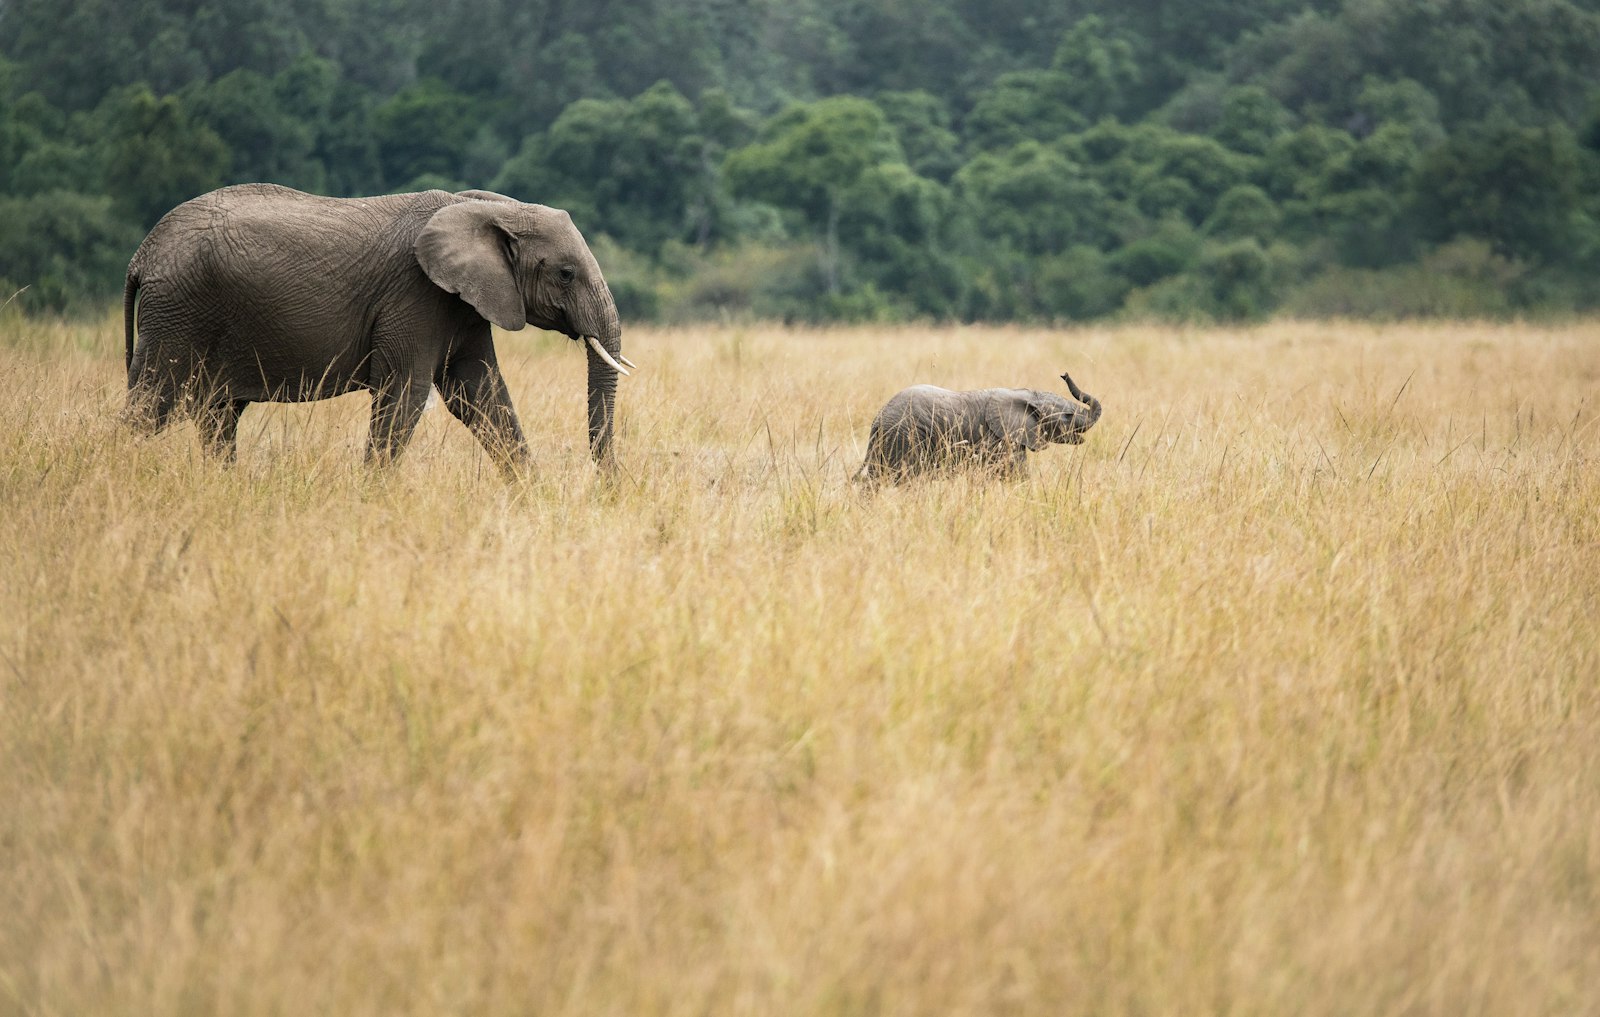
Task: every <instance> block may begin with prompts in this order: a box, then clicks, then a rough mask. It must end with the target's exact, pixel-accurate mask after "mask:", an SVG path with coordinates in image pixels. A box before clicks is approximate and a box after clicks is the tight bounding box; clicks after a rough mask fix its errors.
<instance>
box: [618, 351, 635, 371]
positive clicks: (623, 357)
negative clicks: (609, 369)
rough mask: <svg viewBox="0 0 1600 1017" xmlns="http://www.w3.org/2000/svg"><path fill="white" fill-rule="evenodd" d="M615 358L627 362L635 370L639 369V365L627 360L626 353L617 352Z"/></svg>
mask: <svg viewBox="0 0 1600 1017" xmlns="http://www.w3.org/2000/svg"><path fill="white" fill-rule="evenodd" d="M617 359H618V360H620V361H622V362H623V363H624V364H627V365H628V366H629V367H631V368H633V369H634V370H635V371H637V370H638V369H639V365H638V364H635V363H634V362H633V361H631V360H629V359H628V357H627V355H626V354H623V353H618V354H617Z"/></svg>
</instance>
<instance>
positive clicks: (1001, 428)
mask: <svg viewBox="0 0 1600 1017" xmlns="http://www.w3.org/2000/svg"><path fill="white" fill-rule="evenodd" d="M1061 380H1062V381H1064V382H1066V383H1067V391H1069V392H1071V393H1072V398H1073V399H1076V400H1078V402H1079V403H1082V404H1083V405H1082V406H1079V405H1078V404H1077V403H1074V402H1071V401H1070V400H1068V399H1065V398H1063V397H1061V396H1058V395H1055V394H1053V393H1050V392H1035V391H1033V390H1031V389H1005V390H1001V392H1002V393H1003V394H999V395H997V396H996V397H995V398H994V399H993V400H992V401H991V402H990V404H989V407H988V411H987V422H988V426H989V430H990V432H991V433H993V434H994V436H995V437H996V438H1000V439H1002V440H1006V441H1014V442H1017V443H1018V444H1020V445H1022V446H1023V447H1024V448H1026V449H1028V450H1029V451H1030V452H1031V451H1036V450H1037V449H1039V448H1040V447H1041V446H1043V445H1046V444H1050V443H1052V442H1053V443H1056V444H1065V445H1081V444H1083V432H1085V431H1087V430H1088V429H1089V428H1091V427H1093V426H1094V425H1095V422H1096V421H1098V420H1099V419H1100V400H1098V399H1096V398H1095V397H1094V396H1092V395H1089V394H1087V393H1085V392H1083V391H1082V390H1080V389H1079V388H1078V386H1077V385H1075V384H1074V383H1073V381H1072V379H1071V378H1070V377H1069V376H1067V375H1066V374H1065V373H1063V374H1062V375H1061Z"/></svg>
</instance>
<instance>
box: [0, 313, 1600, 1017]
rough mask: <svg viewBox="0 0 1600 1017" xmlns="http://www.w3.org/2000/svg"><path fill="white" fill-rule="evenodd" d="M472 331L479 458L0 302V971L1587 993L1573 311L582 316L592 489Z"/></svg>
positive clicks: (1597, 960) (589, 999)
mask: <svg viewBox="0 0 1600 1017" xmlns="http://www.w3.org/2000/svg"><path fill="white" fill-rule="evenodd" d="M500 345H501V352H502V361H503V363H504V366H505V367H506V370H507V374H508V376H509V381H510V386H511V390H512V392H513V395H514V396H515V398H516V400H517V402H518V407H519V409H520V411H521V412H522V415H523V419H524V422H525V424H526V425H527V429H528V431H529V433H530V438H531V440H532V442H533V445H534V453H535V458H536V460H537V464H538V467H537V472H536V473H535V474H534V475H533V476H531V477H529V478H528V479H527V480H525V481H523V482H520V483H517V484H515V485H507V484H505V483H503V482H502V481H501V479H500V478H499V477H498V475H497V474H496V473H495V472H494V470H493V469H492V468H490V466H489V464H488V461H487V459H486V457H485V456H483V455H482V453H481V452H480V451H479V450H478V448H477V447H476V446H475V445H474V444H473V442H472V440H471V438H470V436H469V435H468V434H467V433H466V431H465V430H464V429H462V428H461V427H460V426H459V425H457V424H456V423H455V422H454V421H453V420H451V419H450V418H449V417H448V416H447V415H446V414H445V413H444V411H443V410H442V409H439V408H434V409H432V410H430V411H429V413H428V414H427V416H426V417H425V419H424V423H423V427H422V429H421V430H420V432H419V434H418V438H417V440H416V442H415V443H414V444H413V446H412V447H411V449H410V451H409V452H408V453H407V454H406V456H405V458H404V459H403V460H402V461H401V462H400V463H399V464H398V465H397V466H396V467H395V468H393V469H392V470H389V471H387V472H381V473H374V472H369V471H368V470H366V469H364V468H363V467H362V466H361V464H360V447H361V442H362V440H363V434H364V430H365V424H366V408H365V400H364V399H363V398H362V397H359V396H353V397H345V398H343V399H340V400H334V401H330V402H325V403H319V404H313V405H307V406H300V407H256V408H253V409H251V410H250V411H249V412H248V413H247V414H246V415H245V418H244V423H243V426H242V428H241V432H240V436H241V440H240V456H239V462H238V464H237V465H236V466H234V467H227V466H223V465H219V464H217V463H214V462H211V461H208V460H207V459H205V458H204V457H203V456H202V454H201V452H200V448H199V443H198V441H197V439H196V437H195V433H194V429H193V427H192V426H191V425H187V424H185V425H183V426H180V427H177V428H174V429H172V430H171V431H169V432H168V433H166V434H164V435H162V436H159V437H157V438H154V439H148V440H137V439H135V438H134V437H133V436H131V435H130V434H129V433H127V432H126V431H124V430H123V429H122V428H121V427H120V426H119V425H118V423H117V421H116V410H117V408H118V406H119V405H120V400H121V388H122V359H121V358H122V350H121V336H120V331H119V329H118V327H117V326H116V325H115V324H113V323H112V322H110V321H107V322H106V323H104V324H103V325H95V326H68V325H61V324H50V323H41V322H34V321H27V320H23V319H17V318H12V319H9V320H8V321H6V322H4V323H0V350H3V355H4V363H5V364H6V367H7V369H6V370H5V371H4V372H3V373H0V563H3V565H0V1013H5V1014H30V1015H34V1014H37V1015H77V1014H129V1015H135V1014H136V1015H141V1017H155V1015H179V1014H210V1013H223V1014H239V1015H247V1014H340V1015H367V1014H374V1015H376V1014H386V1015H387V1014H473V1015H495V1014H572V1015H588V1014H618V1015H622V1014H626V1015H639V1014H663V1015H666V1014H673V1015H676V1014H684V1015H687V1014H750V1015H771V1014H877V1013H887V1014H973V1015H980V1014H982V1015H987V1014H1041V1015H1046V1014H1047V1015H1071V1014H1097V1015H1117V1014H1130V1015H1131V1014H1196V1013H1219V1014H1220V1013H1227V1014H1263V1015H1269V1014H1271V1015H1276V1014H1297V1015H1322V1014H1440V1015H1462V1014H1494V1015H1515V1014H1563V1015H1564V1014H1585V1013H1587V1014H1593V1013H1597V1012H1600V425H1596V423H1595V420H1596V415H1597V410H1600V407H1597V406H1596V402H1595V399H1596V392H1597V391H1600V326H1597V325H1596V324H1594V323H1593V322H1580V323H1575V324H1570V325H1558V326H1529V325H1521V326H1517V325H1493V324H1429V325H1384V326H1374V325H1357V324H1342V323H1340V324H1322V323H1319V324H1310V323H1294V322H1277V323H1272V324H1268V325H1263V326H1259V327H1254V328H1250V329H1239V330H1221V329H1219V330H1198V329H1196V330H1181V329H1170V328H1156V327H1143V326H1118V327H1107V328H1104V329H1085V330H1078V331H1042V330H1040V331H1030V330H1024V329H987V328H976V327H974V328H937V329H935V328H914V327H904V328H896V329H893V330H886V329H882V330H875V329H870V328H867V329H855V330H848V329H840V330H832V331H816V332H813V331H791V330H784V329H780V328H776V327H772V328H768V327H747V328H734V327H718V328H710V329H702V330H683V331H647V330H635V331H633V332H631V333H630V334H629V335H628V336H627V338H626V347H625V348H626V350H627V352H628V354H629V355H630V356H631V357H632V358H633V359H634V360H636V361H638V362H639V363H640V364H641V365H642V366H643V368H644V369H643V370H642V371H640V372H639V373H638V374H637V375H636V376H635V377H634V378H632V379H624V381H623V386H622V390H621V393H620V397H619V406H620V414H621V423H620V432H619V444H618V448H619V452H620V459H621V469H620V471H619V475H618V476H617V478H616V479H615V480H613V481H609V482H607V481H604V480H601V479H600V478H598V477H597V476H596V475H595V473H594V471H593V469H592V468H591V467H590V466H589V464H588V462H587V456H586V450H585V447H584V437H583V420H582V416H583V402H582V401H583V379H582V371H583V357H582V356H580V355H579V353H578V352H577V350H576V349H574V348H572V347H571V346H570V344H568V343H567V342H566V341H565V340H562V339H559V338H555V337H548V336H542V335H537V334H531V333H521V334H516V335H510V336H502V337H501V341H500ZM1064 369H1066V370H1070V371H1071V372H1072V374H1073V377H1074V378H1075V379H1076V380H1077V381H1078V382H1079V383H1080V384H1082V385H1083V387H1084V388H1085V389H1087V390H1088V391H1090V392H1093V393H1094V394H1096V395H1097V396H1100V397H1101V398H1102V399H1103V400H1104V402H1105V406H1106V411H1105V416H1104V419H1103V420H1102V422H1101V423H1100V425H1099V426H1098V427H1097V428H1096V429H1095V430H1094V431H1093V432H1092V433H1091V434H1090V436H1089V439H1088V441H1087V443H1086V444H1084V445H1082V446H1081V447H1077V448H1070V447H1059V446H1058V447H1054V448H1051V449H1049V450H1048V451H1046V452H1044V453H1042V454H1040V455H1038V456H1035V457H1034V459H1033V464H1032V477H1031V479H1029V480H1028V481H1026V482H1021V483H1005V482H999V481H991V480H985V479H982V478H970V477H969V478H957V479H953V480H948V481H942V482H932V483H922V484H915V485H911V486H908V487H905V488H899V489H889V490H885V491H882V492H879V493H877V494H876V495H872V496H868V495H864V494H862V493H861V492H859V491H858V490H857V489H856V488H855V487H854V486H853V485H852V484H851V483H850V481H849V475H850V474H851V472H853V471H854V469H855V468H856V466H857V465H858V464H859V462H860V458H861V454H862V452H863V450H864V446H865V440H866V432H867V425H868V422H869V421H870V419H871V416H872V414H873V412H874V411H875V410H876V408H877V407H878V406H879V405H880V404H881V403H882V402H883V401H884V400H885V399H887V398H888V396H889V395H891V394H892V393H893V392H894V391H895V390H897V389H899V388H900V387H902V386H904V385H908V384H912V383H914V382H922V381H925V382H934V383H938V384H943V385H947V386H949V387H957V388H961V387H980V386H985V385H994V384H1005V385H1026V386H1032V387H1038V388H1059V382H1057V381H1056V380H1055V379H1056V375H1058V374H1059V373H1060V372H1061V371H1062V370H1064Z"/></svg>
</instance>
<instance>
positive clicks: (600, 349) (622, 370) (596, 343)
mask: <svg viewBox="0 0 1600 1017" xmlns="http://www.w3.org/2000/svg"><path fill="white" fill-rule="evenodd" d="M588 339H589V348H590V349H592V350H594V351H595V352H596V353H598V354H599V355H600V359H601V360H604V361H605V362H606V363H608V364H610V365H611V366H612V367H613V368H614V369H615V370H616V372H617V373H618V374H620V375H622V376H623V377H624V378H626V377H627V376H628V373H629V372H628V369H627V368H626V367H623V366H622V365H621V364H619V363H617V362H616V361H615V360H613V359H611V354H609V353H607V352H606V348H605V347H604V346H601V345H600V340H598V339H596V338H595V337H594V336H589V337H588Z"/></svg>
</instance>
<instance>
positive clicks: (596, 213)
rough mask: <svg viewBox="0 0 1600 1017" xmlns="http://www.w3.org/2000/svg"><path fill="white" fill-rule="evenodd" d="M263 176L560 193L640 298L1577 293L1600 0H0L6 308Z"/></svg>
mask: <svg viewBox="0 0 1600 1017" xmlns="http://www.w3.org/2000/svg"><path fill="white" fill-rule="evenodd" d="M248 180H270V181H274V182H278V183H283V184H287V185H289V186H293V187H299V188H302V189H306V190H312V191H317V192H321V193H328V194H345V195H354V194H372V193H383V192H388V191H396V190H410V189H419V188H426V187H442V188H447V189H453V190H459V189H465V188H468V187H491V188H493V189H496V190H500V191H504V192H506V193H509V194H512V195H515V196H517V197H519V198H523V199H525V200H530V201H538V202H542V203H545V204H552V205H557V206H560V207H564V208H566V209H568V210H569V211H570V212H571V213H572V214H573V217H574V220H575V221H576V222H577V223H578V224H579V226H580V228H582V229H583V230H584V231H585V233H586V234H587V235H588V236H589V237H590V239H591V241H592V242H593V243H594V244H595V245H596V246H597V247H599V248H600V249H601V250H602V251H603V252H604V256H603V258H602V261H603V263H604V264H605V265H606V268H607V272H608V276H610V277H611V278H612V279H613V282H614V289H616V290H617V291H618V292H619V294H622V295H625V296H626V299H625V300H624V303H625V305H626V307H625V309H626V310H629V313H633V314H636V315H646V316H648V315H656V316H662V317H693V316H695V315H698V314H708V313H718V314H720V313H727V312H728V310H729V309H730V308H734V309H739V310H742V311H747V312H749V313H755V314H770V315H779V316H783V317H787V318H808V319H838V318H893V317H901V318H904V317H922V318H932V319H964V320H970V319H978V318H985V319H1020V320H1040V321H1050V320H1078V319H1084V318H1093V317H1100V316H1105V315H1114V314H1118V313H1128V314H1160V315H1168V316H1179V317H1201V318H1247V317H1253V316H1259V315H1264V314H1269V313H1272V312H1273V311H1275V310H1279V309H1288V310H1290V311H1296V310H1302V311H1315V310H1317V309H1318V308H1320V307H1324V306H1327V305H1328V304H1329V302H1330V299H1329V294H1330V293H1331V292H1332V291H1333V290H1335V289H1337V288H1338V287H1340V286H1348V287H1349V290H1348V292H1342V293H1341V294H1340V295H1339V297H1338V300H1337V301H1333V302H1334V303H1337V305H1338V306H1339V307H1340V309H1341V310H1343V311H1344V312H1345V313H1370V314H1387V313H1409V312H1408V310H1407V308H1395V307H1391V306H1385V305H1383V304H1382V303H1380V302H1378V298H1377V297H1375V296H1373V295H1374V294H1381V293H1393V292H1395V291H1396V288H1395V287H1387V288H1379V287H1370V286H1364V285H1362V284H1361V283H1360V280H1361V279H1362V278H1363V277H1362V276H1361V274H1360V273H1363V272H1368V273H1370V272H1402V273H1410V275H1409V276H1408V278H1415V279H1417V280H1420V282H1419V283H1418V285H1422V286H1426V285H1428V280H1430V279H1433V278H1436V277H1439V276H1441V275H1443V276H1449V277H1450V278H1448V279H1446V280H1445V281H1444V282H1443V283H1441V284H1440V287H1439V292H1440V293H1441V294H1449V293H1457V292H1464V291H1467V290H1470V288H1471V287H1470V286H1462V285H1461V283H1462V280H1463V279H1466V280H1469V281H1471V282H1472V283H1473V284H1474V285H1483V286H1493V287H1496V288H1497V289H1498V291H1499V292H1500V298H1501V299H1500V305H1501V306H1504V307H1506V308H1507V309H1508V310H1509V311H1510V312H1511V313H1535V312H1541V311H1558V312H1559V311H1570V310H1581V309H1587V308H1591V307H1593V306H1595V305H1597V304H1600V290H1597V288H1596V287H1595V285H1594V284H1593V283H1592V282H1591V280H1593V279H1594V278H1595V277H1596V270H1597V269H1600V186H1597V185H1600V0H1428V2H1425V3H1419V2H1416V0H1294V2H1290V0H1196V2H1194V3H1189V4H1181V5H1180V4H1170V3H1158V2H1154V0H1130V2H1123V3H1118V4H1111V3H1106V2H1103V0H1075V2H1073V3H1065V4H1063V3H1060V2H1047V0H983V2H979V0H928V2H926V3H920V4H914V5H907V4H899V3H887V2H883V0H864V2H863V0H733V2H729V0H674V2H672V3H665V2H662V0H608V2H604V3H595V2H587V3H581V4H580V3H573V2H570V0H442V2H441V0H74V2H73V3H70V4H62V3H59V2H57V0H7V2H6V3H5V4H4V5H0V290H3V292H0V301H4V300H5V299H6V298H9V297H11V296H12V294H13V293H16V292H17V291H19V290H20V291H22V292H21V294H20V296H18V297H17V298H16V300H15V301H14V303H16V304H18V305H19V306H23V307H26V308H29V309H32V310H36V311H41V310H42V311H60V310H74V309H83V310H91V311H92V310H93V309H95V308H97V307H101V306H104V304H105V303H106V302H107V301H109V300H111V299H112V298H113V297H114V295H115V294H116V293H117V292H118V290H119V288H120V282H121V271H122V267H123V266H124V265H125V264H126V259H127V257H128V256H129V255H130V254H131V253H132V249H133V247H134V246H135V245H136V244H137V241H138V237H139V235H140V234H141V232H142V231H143V230H146V229H148V228H149V227H150V226H151V225H153V223H154V222H155V220H156V219H157V218H159V217H160V215H162V214H163V213H164V212H165V211H166V210H167V209H168V208H170V207H172V206H173V205H174V204H176V203H178V202H179V201H182V200H184V199H185V198H188V197H191V196H193V195H195V194H197V193H200V192H202V191H205V190H207V189H210V188H212V187H215V186H219V185H221V184H225V183H230V182H241V181H248ZM1410 306H1427V307H1432V308H1436V309H1441V310H1445V311H1448V310H1449V307H1448V306H1447V301H1444V298H1443V297H1441V298H1440V300H1437V301H1429V300H1417V301H1414V302H1413V303H1412V304H1408V307H1410Z"/></svg>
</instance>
